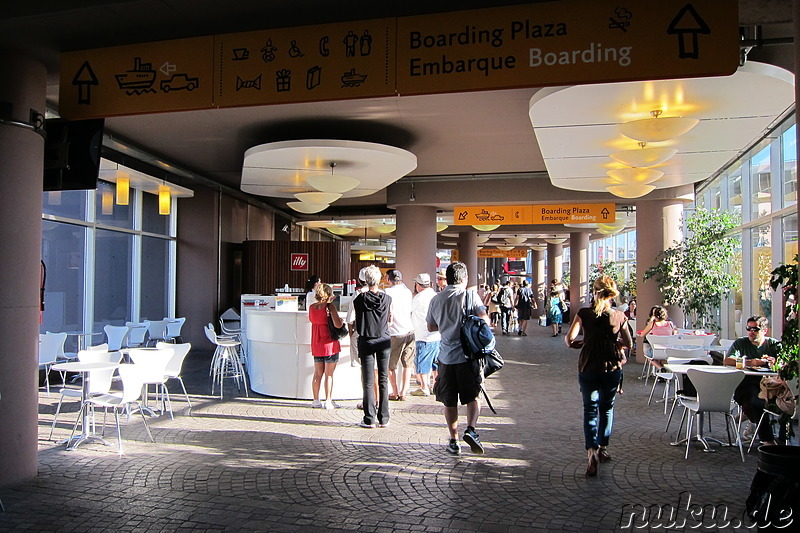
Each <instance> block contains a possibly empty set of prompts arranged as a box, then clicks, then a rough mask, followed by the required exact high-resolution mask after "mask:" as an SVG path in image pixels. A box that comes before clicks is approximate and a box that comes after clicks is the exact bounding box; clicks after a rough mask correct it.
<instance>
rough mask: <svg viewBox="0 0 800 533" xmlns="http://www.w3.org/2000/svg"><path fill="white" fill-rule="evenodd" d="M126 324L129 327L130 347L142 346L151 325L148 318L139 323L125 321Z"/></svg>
mask: <svg viewBox="0 0 800 533" xmlns="http://www.w3.org/2000/svg"><path fill="white" fill-rule="evenodd" d="M125 325H126V326H127V327H128V343H127V344H128V347H129V348H135V347H137V346H142V345H143V344H144V339H145V336H147V328H148V327H149V326H150V322H148V321H147V320H145V321H144V322H138V323H137V322H125Z"/></svg>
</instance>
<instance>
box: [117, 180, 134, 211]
mask: <svg viewBox="0 0 800 533" xmlns="http://www.w3.org/2000/svg"><path fill="white" fill-rule="evenodd" d="M130 193H131V179H130V177H129V176H128V173H126V172H117V191H116V196H117V205H128V203H129V202H130Z"/></svg>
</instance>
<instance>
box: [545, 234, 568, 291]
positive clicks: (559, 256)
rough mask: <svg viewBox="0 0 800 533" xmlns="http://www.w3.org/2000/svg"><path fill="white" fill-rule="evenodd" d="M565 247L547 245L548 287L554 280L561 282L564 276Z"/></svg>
mask: <svg viewBox="0 0 800 533" xmlns="http://www.w3.org/2000/svg"><path fill="white" fill-rule="evenodd" d="M563 269H564V246H563V245H561V244H550V243H547V279H546V280H545V282H546V283H547V287H550V282H551V281H553V280H554V279H557V280H561V278H562V277H563V275H564V270H563Z"/></svg>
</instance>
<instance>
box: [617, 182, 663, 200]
mask: <svg viewBox="0 0 800 533" xmlns="http://www.w3.org/2000/svg"><path fill="white" fill-rule="evenodd" d="M606 190H607V191H608V192H610V193H611V194H613V195H614V196H619V197H620V198H639V197H642V196H644V195H645V194H649V193H651V192H653V191H654V190H655V186H653V185H647V184H644V183H626V184H620V185H609V186H608V187H606Z"/></svg>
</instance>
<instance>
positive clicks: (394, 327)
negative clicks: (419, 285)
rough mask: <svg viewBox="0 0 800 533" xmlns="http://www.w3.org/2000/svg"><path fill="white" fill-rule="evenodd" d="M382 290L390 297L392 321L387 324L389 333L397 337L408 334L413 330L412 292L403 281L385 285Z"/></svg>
mask: <svg viewBox="0 0 800 533" xmlns="http://www.w3.org/2000/svg"><path fill="white" fill-rule="evenodd" d="M384 292H385V293H386V294H388V295H389V296H391V297H392V307H391V312H392V321H391V323H390V324H389V335H391V336H392V337H397V336H400V335H408V334H409V333H412V332H413V331H414V324H413V323H412V322H411V299H412V294H411V291H410V290H409V288H408V287H406V284H405V283H400V284H399V285H393V286H391V287H387V288H386V289H385V290H384Z"/></svg>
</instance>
